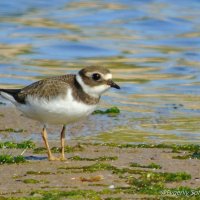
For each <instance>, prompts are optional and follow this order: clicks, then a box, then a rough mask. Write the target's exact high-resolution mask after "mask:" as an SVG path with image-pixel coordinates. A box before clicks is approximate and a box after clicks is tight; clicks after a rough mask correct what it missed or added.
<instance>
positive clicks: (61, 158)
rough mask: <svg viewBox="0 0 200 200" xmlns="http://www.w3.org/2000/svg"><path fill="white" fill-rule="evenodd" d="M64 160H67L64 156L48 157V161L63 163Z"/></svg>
mask: <svg viewBox="0 0 200 200" xmlns="http://www.w3.org/2000/svg"><path fill="white" fill-rule="evenodd" d="M65 160H67V159H66V158H65V156H61V157H55V156H50V157H49V161H65Z"/></svg>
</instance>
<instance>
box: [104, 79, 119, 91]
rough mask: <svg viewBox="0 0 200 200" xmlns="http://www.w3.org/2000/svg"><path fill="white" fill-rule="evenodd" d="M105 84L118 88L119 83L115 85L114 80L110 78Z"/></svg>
mask: <svg viewBox="0 0 200 200" xmlns="http://www.w3.org/2000/svg"><path fill="white" fill-rule="evenodd" d="M107 84H108V85H110V87H113V88H116V89H120V87H119V85H117V84H116V83H115V82H114V81H112V80H111V79H109V80H108V81H107Z"/></svg>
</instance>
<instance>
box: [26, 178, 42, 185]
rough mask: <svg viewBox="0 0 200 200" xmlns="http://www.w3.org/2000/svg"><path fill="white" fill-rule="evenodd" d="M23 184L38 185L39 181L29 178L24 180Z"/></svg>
mask: <svg viewBox="0 0 200 200" xmlns="http://www.w3.org/2000/svg"><path fill="white" fill-rule="evenodd" d="M23 183H26V184H37V183H40V181H38V180H36V179H32V178H29V179H24V180H23Z"/></svg>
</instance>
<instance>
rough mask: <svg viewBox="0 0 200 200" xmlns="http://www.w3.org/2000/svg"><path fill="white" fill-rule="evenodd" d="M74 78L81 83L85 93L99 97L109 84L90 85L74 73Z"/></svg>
mask: <svg viewBox="0 0 200 200" xmlns="http://www.w3.org/2000/svg"><path fill="white" fill-rule="evenodd" d="M76 80H77V81H78V83H79V84H80V85H81V87H82V88H83V91H84V92H85V93H87V94H88V95H90V96H92V97H95V98H99V97H100V96H101V95H102V94H103V93H104V92H106V91H107V90H108V89H109V88H110V86H109V85H99V86H92V87H91V86H89V85H87V84H85V83H84V82H83V79H82V78H81V76H80V75H79V74H77V75H76Z"/></svg>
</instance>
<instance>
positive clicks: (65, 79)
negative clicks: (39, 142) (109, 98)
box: [0, 66, 120, 161]
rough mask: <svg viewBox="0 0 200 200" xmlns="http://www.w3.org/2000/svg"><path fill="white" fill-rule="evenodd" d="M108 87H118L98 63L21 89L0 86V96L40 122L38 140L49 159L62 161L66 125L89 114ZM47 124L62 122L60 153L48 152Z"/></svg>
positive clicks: (49, 150) (109, 74)
mask: <svg viewBox="0 0 200 200" xmlns="http://www.w3.org/2000/svg"><path fill="white" fill-rule="evenodd" d="M109 88H116V89H120V86H119V85H117V84H116V83H115V82H114V81H113V80H112V73H111V72H110V70H109V69H107V68H105V67H102V66H87V67H85V68H83V69H81V70H80V71H78V73H76V74H65V75H60V76H52V77H49V78H46V79H42V80H39V81H37V82H34V83H32V84H30V85H28V86H26V87H24V88H21V89H0V95H1V96H2V97H3V98H4V99H6V100H8V101H10V102H12V103H13V104H14V105H15V106H16V108H17V109H18V110H20V111H21V112H22V113H23V115H24V116H25V117H28V118H31V119H33V120H37V121H39V122H41V123H42V124H43V128H42V139H43V142H44V145H45V147H46V149H47V155H48V160H49V161H54V160H61V161H63V160H66V157H65V153H64V147H65V131H66V126H67V125H68V124H70V123H73V122H76V121H78V120H80V119H82V118H84V117H86V116H88V115H90V114H91V113H92V112H93V111H94V110H95V109H96V107H97V105H98V104H99V101H100V98H101V96H102V94H103V93H104V92H106V91H107V90H108V89H109ZM47 124H57V125H62V130H61V133H60V142H61V156H60V157H56V156H54V155H53V154H52V152H51V149H50V146H49V143H48V135H47V130H46V129H47Z"/></svg>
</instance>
